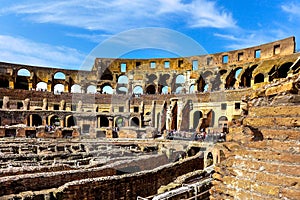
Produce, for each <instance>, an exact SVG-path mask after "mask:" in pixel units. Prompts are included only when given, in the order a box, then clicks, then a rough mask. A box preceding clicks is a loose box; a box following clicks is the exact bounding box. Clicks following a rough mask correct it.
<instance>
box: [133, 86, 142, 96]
mask: <svg viewBox="0 0 300 200" xmlns="http://www.w3.org/2000/svg"><path fill="white" fill-rule="evenodd" d="M133 93H134V94H143V88H142V87H141V86H139V85H138V86H135V87H134V89H133Z"/></svg>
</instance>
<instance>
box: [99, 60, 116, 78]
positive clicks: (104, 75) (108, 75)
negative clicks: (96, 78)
mask: <svg viewBox="0 0 300 200" xmlns="http://www.w3.org/2000/svg"><path fill="white" fill-rule="evenodd" d="M101 64H102V63H101ZM102 67H103V68H106V69H105V71H104V72H103V74H102V76H101V78H100V79H101V80H108V81H112V80H113V75H112V73H111V71H110V70H109V69H108V68H107V67H106V66H102Z"/></svg>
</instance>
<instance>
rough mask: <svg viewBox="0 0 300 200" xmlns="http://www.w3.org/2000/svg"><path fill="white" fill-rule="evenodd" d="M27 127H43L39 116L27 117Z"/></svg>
mask: <svg viewBox="0 0 300 200" xmlns="http://www.w3.org/2000/svg"><path fill="white" fill-rule="evenodd" d="M27 125H28V126H41V125H43V120H42V118H41V116H39V115H38V114H32V115H29V116H28V119H27Z"/></svg>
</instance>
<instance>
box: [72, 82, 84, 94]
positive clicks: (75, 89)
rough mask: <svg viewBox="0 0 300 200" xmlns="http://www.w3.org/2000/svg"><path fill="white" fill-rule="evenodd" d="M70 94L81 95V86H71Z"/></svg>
mask: <svg viewBox="0 0 300 200" xmlns="http://www.w3.org/2000/svg"><path fill="white" fill-rule="evenodd" d="M71 93H82V90H81V86H80V85H78V84H74V85H72V87H71Z"/></svg>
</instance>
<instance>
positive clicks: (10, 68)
mask: <svg viewBox="0 0 300 200" xmlns="http://www.w3.org/2000/svg"><path fill="white" fill-rule="evenodd" d="M0 65H1V68H0V74H1V76H0V87H1V88H0V99H1V100H0V137H1V138H0V143H1V144H0V155H1V162H0V166H1V170H0V188H1V189H0V199H24V200H25V199H26V200H27V199H103V200H107V199H144V200H146V199H149V200H150V199H272V200H273V199H299V198H300V183H299V180H300V170H299V166H300V150H299V149H300V144H299V139H300V134H299V133H300V129H299V128H300V117H299V113H300V112H299V111H300V106H299V102H300V96H299V88H300V75H299V70H300V53H297V52H296V51H295V38H294V37H289V38H286V39H282V40H279V41H274V42H271V43H268V44H262V45H260V46H255V47H251V48H246V49H239V50H235V51H230V52H223V53H216V54H209V55H203V56H191V57H184V58H163V59H106V58H97V59H96V60H95V62H94V65H93V66H92V69H91V70H90V71H78V70H65V69H57V68H50V67H49V68H45V67H38V66H30V65H20V64H14V63H3V62H2V63H0ZM42 86H43V87H42ZM58 88H63V89H62V91H60V90H59V89H58ZM204 132H205V133H206V138H203V137H202V138H199V137H198V135H200V134H203V133H204ZM221 134H226V138H225V139H224V138H220V135H221ZM200 136H202V135H200Z"/></svg>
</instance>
